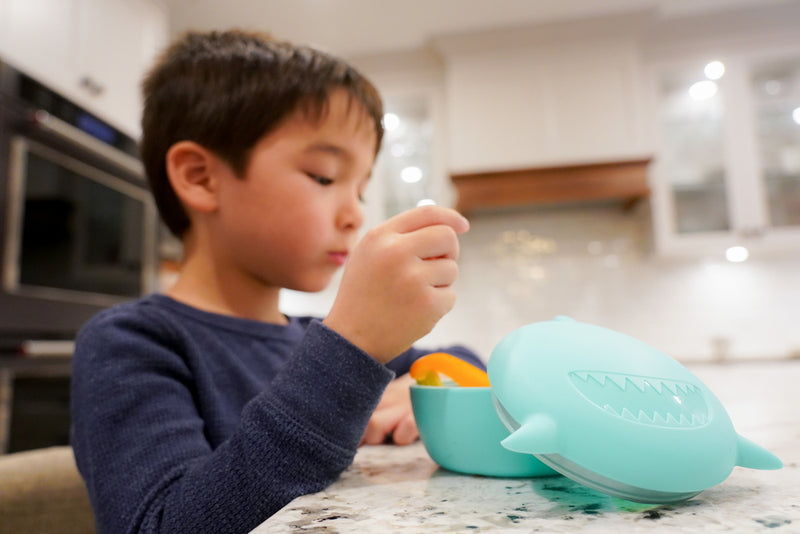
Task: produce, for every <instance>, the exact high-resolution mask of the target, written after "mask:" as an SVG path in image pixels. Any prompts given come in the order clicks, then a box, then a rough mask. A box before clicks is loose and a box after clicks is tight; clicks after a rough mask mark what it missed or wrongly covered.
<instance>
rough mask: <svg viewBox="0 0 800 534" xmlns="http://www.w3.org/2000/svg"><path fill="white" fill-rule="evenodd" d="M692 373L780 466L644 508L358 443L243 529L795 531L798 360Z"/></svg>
mask: <svg viewBox="0 0 800 534" xmlns="http://www.w3.org/2000/svg"><path fill="white" fill-rule="evenodd" d="M692 370H693V371H694V372H695V373H696V374H697V375H698V376H699V377H700V378H701V379H702V380H703V381H704V382H705V383H706V385H708V386H709V388H711V390H712V391H714V393H715V394H716V395H717V396H718V397H719V398H720V400H721V401H722V403H723V405H724V406H725V407H726V409H727V411H728V413H729V415H730V416H731V419H732V420H733V422H734V425H735V426H736V428H737V430H738V431H739V432H740V433H741V434H743V435H745V436H747V437H748V438H750V439H752V440H754V441H756V442H758V443H760V444H761V445H764V446H765V447H767V448H769V449H770V450H771V451H773V452H774V453H775V454H777V455H778V456H779V457H780V458H781V459H782V460H783V462H784V468H783V469H781V470H778V471H754V470H749V469H743V468H739V467H737V468H735V469H734V471H733V473H731V475H730V477H729V478H728V479H727V480H726V481H725V482H723V483H722V484H720V485H718V486H715V487H713V488H710V489H708V490H706V491H704V492H702V493H701V494H700V495H698V496H696V497H694V498H693V499H690V500H689V501H686V502H683V503H680V504H671V505H645V504H637V503H632V502H628V501H623V500H620V499H616V498H612V497H609V496H606V495H604V494H602V493H598V492H596V491H593V490H591V489H588V488H585V487H583V486H581V485H579V484H577V483H575V482H572V481H571V480H570V479H568V478H565V477H561V476H552V477H544V478H530V479H498V478H490V477H478V476H467V475H459V474H456V473H452V472H449V471H446V470H444V469H441V468H439V467H438V466H437V465H436V464H435V463H433V461H432V460H430V458H429V457H428V455H427V453H426V452H425V449H424V447H423V446H422V444H420V443H417V444H414V445H411V446H408V447H394V446H376V447H363V448H362V449H361V450H360V451H359V453H358V454H357V456H356V459H355V462H354V464H353V466H352V467H351V468H350V469H349V470H347V471H346V472H345V473H344V474H343V475H342V477H341V478H340V480H339V481H338V482H336V483H335V484H334V485H332V486H331V487H330V488H328V489H327V490H326V491H323V492H321V493H317V494H314V495H307V496H304V497H301V498H298V499H296V500H294V501H293V502H292V503H290V504H289V505H288V506H286V507H285V508H284V509H283V510H281V511H280V512H278V513H277V514H276V515H274V516H273V517H272V518H270V519H269V520H267V521H265V522H264V523H263V524H262V525H260V526H259V527H258V528H257V529H255V530H254V531H253V532H255V533H260V534H266V533H277V532H315V533H323V532H324V533H336V532H364V533H373V532H554V533H555V532H574V531H581V532H620V533H622V532H625V533H628V532H645V531H646V532H648V533H651V532H776V533H789V532H800V469H798V462H800V388H798V386H797V384H799V383H800V361H791V362H776V363H758V364H750V363H737V364H729V365H704V366H696V367H693V368H692Z"/></svg>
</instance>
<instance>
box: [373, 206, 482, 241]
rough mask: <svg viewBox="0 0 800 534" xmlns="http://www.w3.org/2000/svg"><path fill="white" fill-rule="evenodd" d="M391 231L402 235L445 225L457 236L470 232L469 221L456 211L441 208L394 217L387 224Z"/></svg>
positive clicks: (427, 207) (424, 207)
mask: <svg viewBox="0 0 800 534" xmlns="http://www.w3.org/2000/svg"><path fill="white" fill-rule="evenodd" d="M386 224H387V225H388V227H389V228H390V229H391V230H394V231H395V232H397V233H400V234H406V233H410V232H414V231H416V230H419V229H421V228H425V227H428V226H433V225H437V224H443V225H445V226H449V227H450V228H452V229H453V230H455V232H456V233H457V234H463V233H464V232H466V231H467V230H469V221H467V219H466V218H464V216H462V215H461V214H460V213H458V212H457V211H455V210H452V209H449V208H443V207H441V206H422V207H420V208H414V209H410V210H408V211H404V212H403V213H401V214H399V215H396V216H394V217H393V218H391V219H389V220H388V221H387V223H386Z"/></svg>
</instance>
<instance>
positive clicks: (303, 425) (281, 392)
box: [72, 31, 480, 533]
mask: <svg viewBox="0 0 800 534" xmlns="http://www.w3.org/2000/svg"><path fill="white" fill-rule="evenodd" d="M143 88H144V96H145V109H144V115H143V119H142V127H143V139H142V157H143V160H144V164H145V168H146V172H147V175H148V180H149V182H150V186H151V189H152V191H153V195H154V197H155V199H156V203H157V205H158V208H159V211H160V213H161V216H162V218H163V220H164V221H165V223H166V224H167V226H168V227H169V228H170V230H171V231H172V232H173V233H175V234H176V235H178V236H179V237H180V238H181V239H182V242H183V245H184V252H185V257H184V262H183V265H182V269H181V272H180V276H179V278H178V280H177V282H176V283H175V285H174V286H173V287H171V288H169V289H168V290H167V291H166V294H157V295H150V296H147V297H145V298H143V299H141V300H139V301H136V302H133V303H129V304H124V305H120V306H118V307H116V308H112V309H110V310H107V311H106V312H103V313H101V314H99V315H98V316H97V317H95V318H94V319H92V320H91V321H90V322H89V323H88V324H87V325H86V326H85V327H84V329H83V330H82V331H81V333H80V335H79V336H78V340H77V347H76V353H75V356H74V364H73V390H72V399H73V400H72V402H73V407H72V416H73V447H74V451H75V456H76V459H77V463H78V467H79V469H80V471H81V474H82V476H83V477H84V479H85V481H86V484H87V487H88V490H89V495H90V498H91V501H92V506H93V509H94V512H95V516H96V520H97V525H98V530H99V531H100V532H101V533H102V532H108V533H122V532H129V533H132V532H170V533H177V532H191V533H199V532H246V531H248V530H250V529H252V528H254V527H255V526H257V525H258V524H259V523H261V522H263V521H264V520H265V519H266V518H267V517H269V516H270V515H271V514H273V513H274V512H276V511H277V510H278V509H280V508H281V507H282V506H284V505H285V504H287V503H288V502H289V501H290V500H291V499H293V498H294V497H297V496H299V495H301V494H305V493H309V492H314V491H319V490H321V489H322V488H324V487H325V486H327V485H328V484H330V483H331V482H332V481H333V480H335V479H336V478H337V477H338V475H339V474H340V473H341V471H342V470H344V469H345V468H346V467H347V466H348V465H349V464H350V463H351V461H352V459H353V456H354V454H355V451H356V448H357V447H358V446H359V444H360V443H361V442H362V440H364V441H366V442H368V443H376V442H383V441H384V439H386V438H387V437H392V436H393V437H394V440H395V441H396V442H400V443H408V442H410V441H413V440H414V439H415V438H416V429H415V427H414V424H413V419H412V417H411V414H410V404H409V400H408V392H407V385H408V379H407V378H401V379H398V380H396V381H395V382H394V383H393V385H392V386H390V387H391V389H392V391H387V394H386V395H385V396H384V397H383V401H381V396H382V394H383V392H384V388H386V387H387V384H389V383H390V381H391V380H392V379H393V377H394V376H396V375H397V376H400V375H403V374H405V373H407V371H408V368H409V366H410V364H411V362H412V361H413V360H414V359H416V358H418V357H420V356H421V355H422V354H424V352H423V351H420V350H418V349H414V348H411V344H412V343H413V342H414V341H416V340H417V339H418V338H420V337H421V336H423V335H425V334H426V333H427V332H428V331H430V329H431V328H432V327H433V326H434V325H435V323H436V322H437V321H438V320H439V319H440V318H441V317H442V315H444V314H445V313H447V311H449V309H450V308H451V307H452V305H453V302H454V293H453V289H452V287H451V285H452V283H453V282H454V280H455V278H456V274H457V266H456V259H457V256H458V241H457V234H458V233H461V232H464V231H466V230H467V227H468V225H467V222H466V221H465V220H464V219H463V218H462V217H461V216H460V215H458V214H457V213H456V212H454V211H452V210H448V209H444V208H438V207H427V208H420V209H416V210H411V211H408V212H405V213H403V214H400V215H398V216H396V217H394V218H392V219H390V220H388V221H386V222H385V223H383V224H381V225H379V226H377V227H375V228H373V229H372V230H370V231H369V232H367V233H366V234H365V235H364V237H363V239H361V241H360V242H359V243H358V244H356V238H357V233H358V230H359V228H360V227H361V225H362V223H363V213H362V208H361V195H362V193H363V190H364V188H365V186H366V184H367V181H368V179H369V176H370V172H371V169H372V166H373V163H374V160H375V156H376V153H377V151H378V148H379V146H380V142H381V136H382V132H383V130H382V126H381V118H382V113H383V112H382V104H381V101H380V97H379V96H378V94H377V92H376V90H375V89H374V87H373V86H372V85H371V84H370V83H369V82H368V81H367V80H366V79H364V78H363V77H362V76H361V75H360V74H359V73H358V72H356V71H355V70H354V69H352V68H351V67H349V66H348V65H346V64H345V63H343V62H342V61H340V60H338V59H336V58H333V57H331V56H329V55H326V54H323V53H321V52H318V51H315V50H312V49H309V48H303V47H295V46H292V45H289V44H287V43H280V42H275V41H271V40H269V39H268V38H266V37H263V36H260V35H257V34H252V33H245V32H238V31H231V32H223V33H216V32H215V33H209V34H195V33H190V34H187V35H186V36H185V37H184V38H183V39H181V40H179V41H177V42H176V43H174V44H173V45H172V46H171V47H170V48H169V49H168V50H167V51H166V52H165V54H164V56H163V57H162V58H161V60H160V61H159V63H158V64H157V65H156V66H155V68H154V69H153V70H152V71H151V72H150V74H149V75H148V76H147V78H146V79H145V82H144V84H143ZM343 265H344V266H345V271H344V273H343V276H342V281H341V285H340V289H339V292H338V295H337V297H336V299H335V302H334V304H333V306H332V308H331V310H330V313H329V315H328V316H327V317H326V318H325V319H324V320H323V321H319V320H316V319H311V318H308V317H287V316H285V315H283V314H281V313H280V311H279V309H278V296H279V292H280V289H281V288H291V289H295V290H301V291H319V290H321V289H323V288H324V287H326V286H327V285H328V284H329V282H330V281H331V278H332V276H333V274H334V273H335V271H336V270H337V269H339V268H340V267H342V266H343ZM446 350H448V351H449V352H451V353H455V354H457V355H459V356H460V357H463V358H465V359H468V360H470V361H472V362H473V363H480V361H479V360H478V359H477V357H476V356H475V355H473V354H471V353H470V352H469V351H467V350H466V349H463V348H459V347H450V348H448V349H446ZM379 401H381V406H380V408H385V409H380V410H378V411H375V415H374V416H373V411H374V410H375V408H376V406H377V405H378V404H379Z"/></svg>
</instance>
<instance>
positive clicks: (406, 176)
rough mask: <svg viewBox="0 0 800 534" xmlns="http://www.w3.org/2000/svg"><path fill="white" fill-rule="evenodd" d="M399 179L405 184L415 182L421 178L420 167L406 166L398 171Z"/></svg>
mask: <svg viewBox="0 0 800 534" xmlns="http://www.w3.org/2000/svg"><path fill="white" fill-rule="evenodd" d="M400 179H401V180H403V181H404V182H405V183H407V184H415V183H417V182H419V181H420V180H422V169H420V168H419V167H406V168H405V169H403V170H402V171H400Z"/></svg>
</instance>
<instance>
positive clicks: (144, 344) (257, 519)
mask: <svg viewBox="0 0 800 534" xmlns="http://www.w3.org/2000/svg"><path fill="white" fill-rule="evenodd" d="M224 342H225V340H224V339H219V338H218V337H215V336H214V335H212V334H211V333H210V332H209V333H208V334H204V333H203V332H202V329H194V330H191V331H189V332H183V331H181V329H180V328H179V327H177V326H175V325H172V324H170V322H169V321H168V320H164V321H147V322H146V323H143V322H142V321H139V320H137V319H136V318H135V316H134V315H132V314H113V313H110V314H106V315H104V316H102V317H101V318H99V319H97V320H94V321H92V322H91V323H90V324H89V325H88V326H87V327H86V328H84V330H83V331H82V332H81V335H80V336H79V339H78V342H77V351H76V354H75V357H74V369H73V392H72V395H73V396H72V399H73V400H72V402H73V407H72V414H73V446H74V450H75V455H76V459H77V462H78V466H79V469H80V471H81V474H82V475H83V477H84V479H85V481H86V483H87V487H88V490H89V494H90V498H91V500H92V504H93V508H94V510H95V514H96V520H97V524H98V530H99V532H101V533H123V532H128V533H156V532H170V533H181V532H186V533H201V532H215V533H224V532H246V531H248V530H250V529H252V528H254V527H255V526H257V525H258V524H260V523H261V522H263V521H264V520H265V519H266V518H267V517H269V516H270V515H272V514H273V513H275V512H276V511H277V510H278V509H280V508H281V507H282V506H284V505H285V504H287V503H288V502H289V501H290V500H292V499H293V498H295V497H297V496H299V495H302V494H305V493H310V492H315V491H319V490H321V489H323V488H324V487H326V486H327V485H329V484H330V483H332V482H333V481H334V480H335V479H336V478H337V477H338V476H339V474H340V473H341V472H342V471H343V470H344V469H346V468H347V466H349V465H350V463H351V462H352V458H353V456H354V454H355V451H356V448H357V446H358V442H359V440H360V438H361V434H362V432H363V429H364V427H365V425H366V423H367V421H368V419H369V417H370V415H371V413H372V410H373V409H374V407H375V405H376V404H377V402H378V400H379V399H380V396H381V393H382V391H383V389H384V388H385V386H386V384H387V383H388V382H389V381H390V380H391V379H392V377H393V373H392V372H391V371H390V370H388V369H387V368H386V367H384V366H382V365H380V364H378V363H377V362H375V361H374V360H373V359H372V358H370V357H369V356H368V355H366V354H364V353H363V352H361V351H360V350H358V349H357V348H356V347H354V346H352V345H351V344H349V343H348V342H347V341H346V340H344V339H343V338H341V337H340V336H338V335H337V334H336V333H335V332H333V331H331V330H329V329H327V328H326V327H325V326H323V325H322V324H321V323H319V322H313V323H311V324H310V326H308V328H307V330H306V331H305V334H304V335H303V336H302V338H301V339H300V340H299V343H297V344H296V346H294V348H293V349H292V350H290V351H289V356H288V357H287V358H286V359H285V363H281V364H280V365H277V364H275V369H276V370H277V372H276V374H275V375H274V377H270V378H271V379H270V380H266V381H263V382H259V381H251V380H249V379H246V378H244V377H247V376H249V374H248V373H247V372H245V371H249V369H250V368H251V367H258V366H263V365H266V364H265V363H263V362H262V360H261V359H257V360H256V359H254V358H258V351H257V350H255V351H254V355H251V354H250V350H249V349H248V350H247V351H245V350H244V349H243V350H241V351H236V350H234V351H233V352H234V353H233V354H228V353H227V352H225V347H221V348H219V347H216V345H215V344H217V343H219V344H220V345H223V344H224ZM249 343H250V348H252V346H254V345H255V342H254V341H252V340H251V341H250V342H249ZM245 348H247V347H245ZM229 352H230V350H229ZM244 352H246V354H240V353H244ZM187 354H188V355H190V356H189V357H187V356H186V355H187ZM208 354H214V355H217V354H221V355H223V356H220V357H225V358H230V361H229V362H224V363H225V364H229V365H228V367H232V368H233V371H231V372H222V371H220V370H219V369H222V365H223V364H222V363H221V362H218V361H216V360H214V359H213V358H208V357H207V355H208ZM269 365H273V364H269ZM237 366H239V367H241V368H242V369H239V370H238V371H237ZM259 368H260V367H259ZM264 374H265V375H268V374H269V373H268V372H265V373H264Z"/></svg>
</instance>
